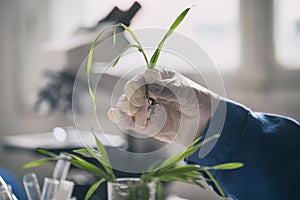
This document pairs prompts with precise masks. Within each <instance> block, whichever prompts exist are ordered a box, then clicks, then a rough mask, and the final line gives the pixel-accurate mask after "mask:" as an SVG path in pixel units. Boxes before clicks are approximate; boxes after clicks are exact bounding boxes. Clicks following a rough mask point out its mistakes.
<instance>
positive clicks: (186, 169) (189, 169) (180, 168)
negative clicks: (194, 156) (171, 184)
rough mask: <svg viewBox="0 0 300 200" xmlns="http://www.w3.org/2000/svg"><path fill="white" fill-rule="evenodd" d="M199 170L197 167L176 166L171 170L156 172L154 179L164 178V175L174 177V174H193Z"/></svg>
mask: <svg viewBox="0 0 300 200" xmlns="http://www.w3.org/2000/svg"><path fill="white" fill-rule="evenodd" d="M199 169H202V168H201V167H199V165H191V164H189V165H182V166H177V167H174V168H171V169H167V170H163V171H160V172H158V173H157V174H155V175H156V177H159V176H166V175H169V174H171V175H174V174H183V173H189V172H195V171H198V170H199Z"/></svg>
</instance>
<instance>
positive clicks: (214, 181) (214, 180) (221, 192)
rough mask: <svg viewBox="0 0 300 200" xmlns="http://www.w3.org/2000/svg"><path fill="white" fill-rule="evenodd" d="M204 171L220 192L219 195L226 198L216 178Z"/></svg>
mask: <svg viewBox="0 0 300 200" xmlns="http://www.w3.org/2000/svg"><path fill="white" fill-rule="evenodd" d="M205 173H206V174H207V176H208V177H209V179H210V180H211V181H212V182H213V184H214V185H215V187H216V188H217V190H218V192H219V193H220V195H221V196H222V197H223V198H224V200H226V196H225V194H224V192H223V190H222V188H221V187H220V185H219V183H218V182H217V180H216V179H215V178H214V177H213V175H212V174H211V173H210V172H209V171H208V170H205Z"/></svg>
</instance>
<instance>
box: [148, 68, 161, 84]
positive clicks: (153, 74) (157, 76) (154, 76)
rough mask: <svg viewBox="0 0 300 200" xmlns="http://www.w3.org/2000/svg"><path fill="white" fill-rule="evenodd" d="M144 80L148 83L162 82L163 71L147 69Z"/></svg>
mask: <svg viewBox="0 0 300 200" xmlns="http://www.w3.org/2000/svg"><path fill="white" fill-rule="evenodd" d="M144 78H145V81H146V83H153V82H156V81H161V80H162V76H161V71H160V70H158V69H147V70H145V72H144Z"/></svg>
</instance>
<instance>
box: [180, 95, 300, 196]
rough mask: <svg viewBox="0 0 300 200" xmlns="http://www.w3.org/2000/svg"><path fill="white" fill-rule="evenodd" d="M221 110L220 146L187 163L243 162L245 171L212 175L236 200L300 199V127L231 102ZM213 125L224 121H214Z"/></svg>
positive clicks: (238, 170) (284, 118)
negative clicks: (222, 118) (222, 124)
mask: <svg viewBox="0 0 300 200" xmlns="http://www.w3.org/2000/svg"><path fill="white" fill-rule="evenodd" d="M220 106H225V107H226V117H225V123H224V127H223V129H222V132H221V135H220V137H219V139H218V141H217V143H216V144H215V146H214V147H213V149H212V150H211V151H210V152H209V153H208V154H207V155H206V156H205V157H204V158H199V152H198V151H197V152H195V153H194V154H193V155H191V156H190V157H188V158H186V161H187V162H188V163H196V164H199V165H203V166H212V165H216V164H221V163H226V162H242V163H243V164H244V167H242V168H240V169H234V170H227V171H226V170H223V171H211V172H212V174H213V176H214V177H215V178H216V180H217V181H218V183H219V184H220V186H221V187H222V188H223V190H224V192H225V194H226V195H227V196H228V197H231V198H232V199H234V200H282V199H289V200H296V199H300V125H299V123H298V122H296V121H295V120H292V119H290V118H287V117H283V116H278V115H272V114H266V113H256V112H252V111H251V110H249V109H248V108H246V107H244V106H242V105H239V104H237V103H235V102H231V101H229V100H226V99H222V100H221V102H220V105H219V107H220ZM218 109H219V108H217V110H216V112H215V115H218V112H219V111H218ZM211 123H219V122H218V119H214V117H212V119H211ZM205 134H206V133H205V132H204V133H203V134H202V135H204V136H205ZM208 183H209V182H208ZM209 184H210V185H212V184H211V183H209Z"/></svg>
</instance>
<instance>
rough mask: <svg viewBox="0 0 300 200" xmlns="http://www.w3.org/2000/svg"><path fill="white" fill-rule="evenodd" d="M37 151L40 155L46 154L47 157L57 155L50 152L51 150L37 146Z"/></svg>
mask: <svg viewBox="0 0 300 200" xmlns="http://www.w3.org/2000/svg"><path fill="white" fill-rule="evenodd" d="M37 152H39V153H40V154H42V155H45V156H48V157H57V156H58V155H56V154H54V153H52V152H51V151H48V150H46V149H42V148H37Z"/></svg>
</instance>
